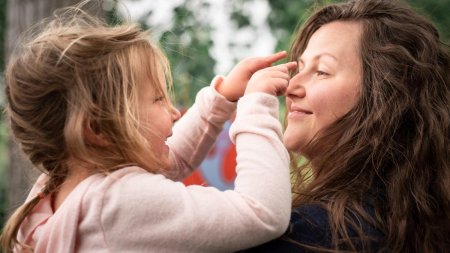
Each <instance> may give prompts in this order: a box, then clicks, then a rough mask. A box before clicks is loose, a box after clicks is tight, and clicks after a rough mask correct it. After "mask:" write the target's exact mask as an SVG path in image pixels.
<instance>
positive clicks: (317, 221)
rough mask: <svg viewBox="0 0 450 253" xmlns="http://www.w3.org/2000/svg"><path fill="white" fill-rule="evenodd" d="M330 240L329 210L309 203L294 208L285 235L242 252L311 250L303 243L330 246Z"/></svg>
mask: <svg viewBox="0 0 450 253" xmlns="http://www.w3.org/2000/svg"><path fill="white" fill-rule="evenodd" d="M330 242H331V237H330V230H329V222H328V213H327V211H326V210H325V209H324V208H322V207H321V206H320V205H315V204H307V205H302V206H300V207H297V208H294V209H293V211H292V213H291V220H290V223H289V227H288V229H287V230H286V232H285V233H284V235H283V236H281V237H280V238H277V239H275V240H273V241H270V242H267V243H265V244H262V245H259V246H257V247H255V248H251V249H247V250H244V251H242V253H252V252H254V253H256V252H259V253H264V252H267V253H268V252H272V253H273V252H299V253H301V252H310V251H308V250H307V249H306V248H305V247H303V246H302V245H304V244H307V245H317V246H320V247H329V246H330V245H331V244H330Z"/></svg>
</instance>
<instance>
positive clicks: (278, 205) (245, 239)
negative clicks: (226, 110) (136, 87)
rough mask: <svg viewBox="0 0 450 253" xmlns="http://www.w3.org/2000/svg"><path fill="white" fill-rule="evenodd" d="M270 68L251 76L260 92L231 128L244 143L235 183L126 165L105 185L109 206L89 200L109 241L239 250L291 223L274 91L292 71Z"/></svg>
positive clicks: (132, 247) (116, 246) (130, 246)
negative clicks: (186, 180)
mask: <svg viewBox="0 0 450 253" xmlns="http://www.w3.org/2000/svg"><path fill="white" fill-rule="evenodd" d="M270 72H274V73H275V72H277V71H276V70H275V71H269V72H268V73H269V76H266V75H260V77H261V78H262V79H261V78H260V79H258V82H251V83H250V84H249V87H253V88H255V87H256V88H255V89H256V90H254V89H253V88H250V89H249V88H248V89H247V90H250V91H251V90H252V89H253V92H249V94H247V95H246V96H244V97H243V98H242V99H240V100H239V102H238V106H237V108H238V109H237V116H236V120H235V122H234V123H233V126H232V127H231V129H230V135H231V138H232V140H233V141H234V142H235V143H236V148H237V169H236V170H237V177H236V181H235V189H234V190H228V191H224V192H221V191H219V190H217V189H215V188H213V187H202V186H195V185H194V186H187V187H186V186H184V185H183V184H182V183H180V182H174V181H172V180H169V179H167V178H165V177H163V176H162V175H155V174H151V173H147V172H145V171H144V170H142V169H138V168H135V169H134V171H131V170H132V168H129V170H130V171H127V169H122V170H119V171H117V172H116V173H117V174H116V175H114V174H113V175H111V176H113V178H121V179H120V180H110V182H111V184H105V186H104V187H105V189H107V190H106V192H105V196H104V197H103V198H102V200H101V207H98V208H89V210H99V212H100V213H101V215H100V223H101V227H102V228H103V233H104V238H105V242H106V243H107V245H108V246H109V247H110V248H111V249H113V250H115V251H118V252H121V251H127V250H128V251H136V252H232V251H236V250H239V249H244V248H248V247H252V246H255V245H258V244H261V243H263V242H265V241H268V240H271V239H273V238H276V237H278V236H280V235H281V234H282V233H283V232H284V231H285V229H286V228H287V225H288V222H289V217H290V207H291V193H290V178H289V155H288V153H287V151H286V149H285V148H284V145H283V143H282V141H281V135H282V131H281V124H280V122H279V121H278V99H277V98H276V97H275V96H272V95H269V94H266V93H271V94H278V93H279V92H282V89H283V88H282V87H283V85H284V84H280V83H279V82H281V83H284V82H286V80H281V81H280V80H279V81H277V80H278V79H285V78H278V77H276V78H272V77H271V75H272V73H270ZM271 82H275V83H276V84H273V85H271V84H270V83H271ZM251 84H252V85H251ZM278 84H280V87H278V88H273V87H276V86H277V85H278ZM250 85H251V86H250ZM266 86H271V87H269V89H265V87H266ZM261 87H262V88H263V89H260V88H261ZM272 88H273V89H272ZM119 173H122V174H123V175H119ZM102 191H103V190H100V192H102ZM95 217H97V216H95ZM88 224H91V223H88ZM124 228H126V231H124Z"/></svg>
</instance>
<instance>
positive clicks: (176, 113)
mask: <svg viewBox="0 0 450 253" xmlns="http://www.w3.org/2000/svg"><path fill="white" fill-rule="evenodd" d="M170 112H171V114H172V120H173V122H176V121H177V120H179V119H180V118H181V113H180V111H178V109H177V108H175V106H173V105H171V106H170Z"/></svg>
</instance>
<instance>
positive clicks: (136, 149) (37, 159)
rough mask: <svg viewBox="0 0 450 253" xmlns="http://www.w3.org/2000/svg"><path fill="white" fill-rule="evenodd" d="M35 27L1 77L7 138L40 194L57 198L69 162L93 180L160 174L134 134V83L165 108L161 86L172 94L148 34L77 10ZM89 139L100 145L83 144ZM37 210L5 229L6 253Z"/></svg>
mask: <svg viewBox="0 0 450 253" xmlns="http://www.w3.org/2000/svg"><path fill="white" fill-rule="evenodd" d="M41 27H43V30H40V32H36V29H33V30H31V33H30V34H29V35H30V36H28V37H30V39H28V40H26V42H25V41H24V42H23V43H21V44H20V45H21V47H20V48H18V50H17V52H16V53H15V54H14V55H13V56H12V58H11V60H10V62H9V64H8V66H7V69H6V73H5V76H6V96H7V101H8V105H7V108H6V111H7V113H8V116H9V120H10V124H11V130H12V133H13V134H14V136H15V138H16V141H17V142H18V143H19V145H20V146H21V148H22V150H23V151H24V152H25V154H26V155H27V156H28V157H29V159H30V160H31V162H32V163H33V165H34V166H35V167H37V168H38V169H40V170H41V171H43V172H44V173H46V174H48V176H49V180H48V182H47V184H46V185H45V187H44V189H43V194H51V193H53V192H55V191H57V189H58V187H59V185H60V184H61V183H62V182H63V181H64V179H65V178H66V176H67V173H68V168H69V164H68V163H69V162H70V161H73V160H75V161H79V162H81V163H82V164H84V165H87V164H89V167H88V169H89V170H91V171H94V172H103V173H107V172H109V171H111V170H114V169H117V168H120V167H122V166H124V165H126V164H137V165H139V166H141V167H143V168H144V169H146V170H148V171H151V172H160V170H161V168H162V166H163V164H161V162H160V161H159V160H158V159H157V157H156V156H155V155H154V154H152V153H151V147H150V144H149V143H148V142H147V141H146V138H143V136H142V135H141V131H142V129H141V131H140V130H139V129H140V128H142V126H139V116H138V115H139V111H138V110H139V107H138V102H139V101H138V88H139V87H138V84H137V82H136V81H137V76H138V74H140V75H142V74H144V75H146V77H148V79H147V80H149V82H148V84H147V83H146V84H145V85H150V86H152V89H153V90H154V91H155V92H156V93H160V94H159V95H162V96H164V97H165V98H166V101H167V102H168V103H169V100H168V98H167V95H166V94H167V93H166V92H165V90H164V85H162V83H163V82H166V81H167V83H168V84H169V86H170V85H171V84H170V83H171V77H170V70H169V65H168V61H167V59H166V57H165V56H164V54H163V53H162V52H161V50H160V49H158V47H156V46H155V45H153V44H152V43H151V42H150V41H149V39H148V33H146V32H144V31H142V30H141V29H140V27H139V26H138V25H136V24H121V25H119V26H115V27H110V26H108V25H107V24H105V23H104V22H103V21H101V20H99V19H97V18H94V17H92V16H90V15H88V14H86V13H85V12H84V11H82V10H81V9H80V8H77V7H71V8H66V9H62V10H59V11H57V12H55V15H54V16H53V17H52V18H51V19H49V20H48V21H46V24H45V25H43V26H41ZM170 87H171V86H170ZM168 106H170V105H168ZM87 131H88V132H90V133H91V134H93V135H94V136H96V138H97V137H100V138H101V145H100V144H99V143H98V142H96V141H90V140H89V138H86V132H87ZM38 202H39V196H36V197H35V198H33V199H31V200H30V201H29V202H27V203H25V204H24V205H23V206H21V207H19V208H18V209H17V210H16V211H15V213H14V214H13V215H12V216H11V218H10V219H9V220H8V221H7V223H6V225H5V227H4V229H3V232H2V235H1V238H0V242H1V247H2V249H3V251H4V252H11V251H13V249H14V248H15V247H17V246H16V245H18V241H17V233H18V230H19V227H20V225H21V223H22V222H23V221H24V219H25V217H26V216H27V215H28V214H29V213H30V212H31V211H32V210H33V208H34V207H35V206H36V204H37V203H38Z"/></svg>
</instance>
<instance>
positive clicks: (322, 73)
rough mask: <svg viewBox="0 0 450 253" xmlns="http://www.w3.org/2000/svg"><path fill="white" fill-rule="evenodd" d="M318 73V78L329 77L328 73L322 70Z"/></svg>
mask: <svg viewBox="0 0 450 253" xmlns="http://www.w3.org/2000/svg"><path fill="white" fill-rule="evenodd" d="M316 73H317V75H318V76H327V75H328V73H326V72H323V71H320V70H318V71H317V72H316Z"/></svg>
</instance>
